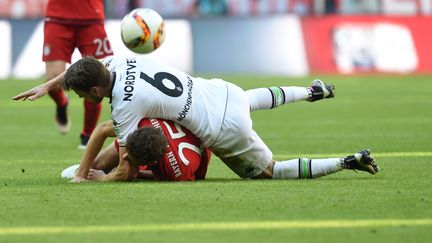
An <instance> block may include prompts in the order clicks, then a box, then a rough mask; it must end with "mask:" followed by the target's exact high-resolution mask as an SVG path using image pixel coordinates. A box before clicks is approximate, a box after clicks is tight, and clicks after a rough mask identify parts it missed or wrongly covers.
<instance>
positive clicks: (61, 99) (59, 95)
mask: <svg viewBox="0 0 432 243" xmlns="http://www.w3.org/2000/svg"><path fill="white" fill-rule="evenodd" d="M48 94H49V96H51V98H52V99H53V100H54V102H55V103H56V105H57V106H65V105H67V103H68V97H67V96H66V94H65V92H64V91H63V90H62V89H56V90H52V91H49V92H48Z"/></svg>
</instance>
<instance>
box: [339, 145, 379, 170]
mask: <svg viewBox="0 0 432 243" xmlns="http://www.w3.org/2000/svg"><path fill="white" fill-rule="evenodd" d="M343 163H344V165H345V168H346V169H350V170H354V171H355V170H361V171H366V172H369V173H371V174H376V173H377V172H378V171H379V167H378V165H377V164H375V159H374V157H372V156H371V155H370V151H369V149H365V150H362V151H360V152H358V153H355V154H354V155H349V156H347V157H345V158H343Z"/></svg>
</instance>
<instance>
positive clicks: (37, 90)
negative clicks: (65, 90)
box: [12, 71, 66, 101]
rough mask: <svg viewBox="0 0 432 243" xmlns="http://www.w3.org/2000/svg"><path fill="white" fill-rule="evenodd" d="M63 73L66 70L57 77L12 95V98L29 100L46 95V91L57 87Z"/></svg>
mask: <svg viewBox="0 0 432 243" xmlns="http://www.w3.org/2000/svg"><path fill="white" fill-rule="evenodd" d="M65 74H66V71H64V72H62V73H61V74H59V75H58V76H57V77H55V78H53V79H51V80H49V81H47V82H46V83H43V84H41V85H38V86H36V87H34V88H31V89H29V90H27V91H25V92H22V93H21V94H18V95H16V96H14V97H13V98H12V99H14V100H26V99H29V100H31V101H33V100H37V99H39V98H40V97H42V96H44V95H46V94H47V93H48V91H50V90H54V89H57V88H59V87H60V83H61V80H62V79H63V78H64V76H65Z"/></svg>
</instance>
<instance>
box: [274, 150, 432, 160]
mask: <svg viewBox="0 0 432 243" xmlns="http://www.w3.org/2000/svg"><path fill="white" fill-rule="evenodd" d="M349 154H350V153H346V154H334V153H333V154H274V155H273V156H274V158H275V159H292V158H299V157H306V158H339V157H343V156H346V155H349ZM371 155H372V156H374V157H375V159H377V158H378V159H379V158H388V157H432V152H382V153H374V152H373V151H371Z"/></svg>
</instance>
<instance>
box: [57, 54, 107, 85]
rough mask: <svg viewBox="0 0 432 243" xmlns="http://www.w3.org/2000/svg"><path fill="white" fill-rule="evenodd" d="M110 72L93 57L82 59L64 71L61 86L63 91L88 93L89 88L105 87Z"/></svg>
mask: <svg viewBox="0 0 432 243" xmlns="http://www.w3.org/2000/svg"><path fill="white" fill-rule="evenodd" d="M109 81H110V72H109V71H108V70H107V69H106V68H105V66H104V65H103V64H102V63H101V62H100V61H98V60H97V59H96V58H94V57H84V58H82V59H80V60H78V61H77V62H75V63H74V64H72V65H71V66H70V67H69V68H68V69H67V71H66V74H65V76H64V79H63V80H62V82H61V86H62V88H63V89H64V90H70V89H72V90H79V91H84V92H89V91H90V88H91V87H96V86H98V87H100V86H102V87H106V86H107V85H108V84H109Z"/></svg>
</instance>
